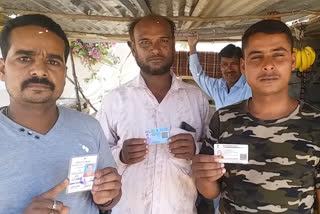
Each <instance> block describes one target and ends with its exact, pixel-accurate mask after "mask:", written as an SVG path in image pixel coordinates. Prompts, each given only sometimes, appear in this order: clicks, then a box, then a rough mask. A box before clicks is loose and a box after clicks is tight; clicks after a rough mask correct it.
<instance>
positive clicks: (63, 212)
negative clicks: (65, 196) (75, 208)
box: [61, 207, 70, 214]
mask: <svg viewBox="0 0 320 214" xmlns="http://www.w3.org/2000/svg"><path fill="white" fill-rule="evenodd" d="M69 211H70V208H69V207H63V208H62V211H61V214H68V213H69Z"/></svg>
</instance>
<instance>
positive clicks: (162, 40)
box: [160, 39, 169, 43]
mask: <svg viewBox="0 0 320 214" xmlns="http://www.w3.org/2000/svg"><path fill="white" fill-rule="evenodd" d="M160 42H162V43H168V42H169V39H161V40H160Z"/></svg>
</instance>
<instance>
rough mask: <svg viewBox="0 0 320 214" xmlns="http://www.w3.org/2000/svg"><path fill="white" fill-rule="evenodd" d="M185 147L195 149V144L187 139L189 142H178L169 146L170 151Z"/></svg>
mask: <svg viewBox="0 0 320 214" xmlns="http://www.w3.org/2000/svg"><path fill="white" fill-rule="evenodd" d="M183 146H188V147H193V146H194V142H193V141H192V140H190V139H187V140H176V141H174V142H172V143H169V144H168V147H169V149H176V148H180V147H183Z"/></svg>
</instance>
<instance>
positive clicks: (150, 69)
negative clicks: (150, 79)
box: [135, 54, 174, 75]
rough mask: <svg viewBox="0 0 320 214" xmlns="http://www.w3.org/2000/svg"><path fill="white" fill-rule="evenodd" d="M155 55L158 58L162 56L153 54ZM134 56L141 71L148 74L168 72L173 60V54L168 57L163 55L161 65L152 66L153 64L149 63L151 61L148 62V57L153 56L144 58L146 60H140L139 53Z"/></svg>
mask: <svg viewBox="0 0 320 214" xmlns="http://www.w3.org/2000/svg"><path fill="white" fill-rule="evenodd" d="M155 57H157V58H158V57H163V56H155ZM135 58H136V62H137V64H138V66H139V67H140V69H141V71H143V72H144V73H146V74H149V75H163V74H166V73H168V72H170V68H171V66H172V64H173V60H174V57H173V54H171V56H170V57H167V58H165V57H163V58H164V60H163V62H162V64H161V65H159V66H153V65H151V63H149V64H148V61H149V59H152V58H153V57H149V58H146V60H142V59H141V58H140V57H139V55H137V56H136V57H135ZM146 61H147V62H146Z"/></svg>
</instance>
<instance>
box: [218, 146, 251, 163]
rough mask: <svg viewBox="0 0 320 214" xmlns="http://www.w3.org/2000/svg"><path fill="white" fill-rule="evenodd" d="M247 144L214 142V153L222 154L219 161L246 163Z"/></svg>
mask: <svg viewBox="0 0 320 214" xmlns="http://www.w3.org/2000/svg"><path fill="white" fill-rule="evenodd" d="M248 154H249V151H248V145H243V144H214V155H216V156H218V155H222V156H223V159H221V160H220V162H221V163H242V164H247V163H248Z"/></svg>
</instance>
